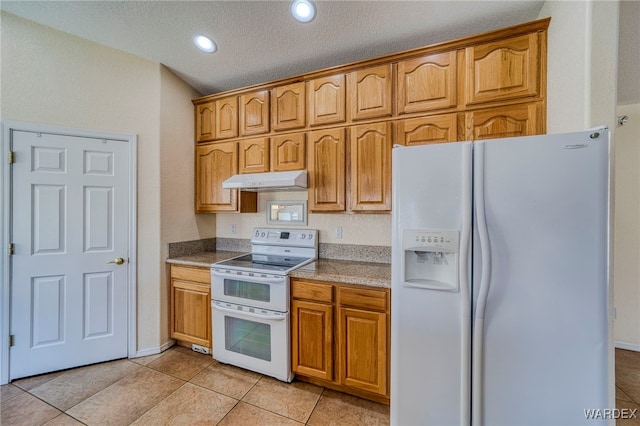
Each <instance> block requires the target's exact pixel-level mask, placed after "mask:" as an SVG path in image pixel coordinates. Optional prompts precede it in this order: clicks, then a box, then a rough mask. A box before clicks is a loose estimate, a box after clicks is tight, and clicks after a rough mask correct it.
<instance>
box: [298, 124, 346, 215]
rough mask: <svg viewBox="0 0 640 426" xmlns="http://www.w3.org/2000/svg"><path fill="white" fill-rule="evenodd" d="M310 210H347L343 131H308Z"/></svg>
mask: <svg viewBox="0 0 640 426" xmlns="http://www.w3.org/2000/svg"><path fill="white" fill-rule="evenodd" d="M307 169H308V172H309V210H311V211H344V210H345V185H346V183H345V139H344V129H329V130H317V131H313V132H309V161H308V163H307Z"/></svg>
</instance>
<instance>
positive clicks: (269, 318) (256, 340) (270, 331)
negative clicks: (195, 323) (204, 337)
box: [211, 300, 293, 382]
mask: <svg viewBox="0 0 640 426" xmlns="http://www.w3.org/2000/svg"><path fill="white" fill-rule="evenodd" d="M211 313H212V315H211V320H212V322H213V328H212V330H213V358H215V359H216V360H218V361H220V362H222V363H226V364H232V365H236V366H238V367H242V368H246V369H247V370H252V371H257V372H258V373H262V374H265V375H267V376H271V377H275V378H276V379H278V380H282V381H285V382H291V380H293V373H292V372H291V348H290V338H289V313H288V312H276V311H270V310H266V309H259V308H251V307H247V306H242V305H236V304H233V303H227V302H220V301H216V300H214V301H212V302H211Z"/></svg>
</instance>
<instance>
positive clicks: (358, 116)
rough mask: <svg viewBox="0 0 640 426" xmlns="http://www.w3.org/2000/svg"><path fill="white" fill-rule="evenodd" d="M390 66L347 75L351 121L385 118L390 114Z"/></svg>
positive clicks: (381, 66)
mask: <svg viewBox="0 0 640 426" xmlns="http://www.w3.org/2000/svg"><path fill="white" fill-rule="evenodd" d="M391 87H392V84H391V65H390V64H389V65H380V66H377V67H372V68H367V69H363V70H359V71H353V72H351V73H349V78H348V90H349V102H350V104H351V119H352V120H362V119H366V118H375V117H385V116H389V115H391V113H392V111H393V110H392V98H391Z"/></svg>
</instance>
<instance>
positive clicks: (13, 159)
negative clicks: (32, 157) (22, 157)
mask: <svg viewBox="0 0 640 426" xmlns="http://www.w3.org/2000/svg"><path fill="white" fill-rule="evenodd" d="M15 162H16V154H15V153H14V152H13V151H9V164H13V163H15Z"/></svg>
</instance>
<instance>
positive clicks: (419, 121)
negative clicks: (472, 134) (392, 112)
mask: <svg viewBox="0 0 640 426" xmlns="http://www.w3.org/2000/svg"><path fill="white" fill-rule="evenodd" d="M457 123H458V120H457V114H456V113H451V114H443V115H430V116H427V117H418V118H408V119H405V120H398V122H397V123H396V130H395V135H396V137H395V143H396V144H400V145H407V146H411V145H425V144H430V143H443V142H455V141H458V140H460V137H461V136H460V137H459V136H458V126H457Z"/></svg>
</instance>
